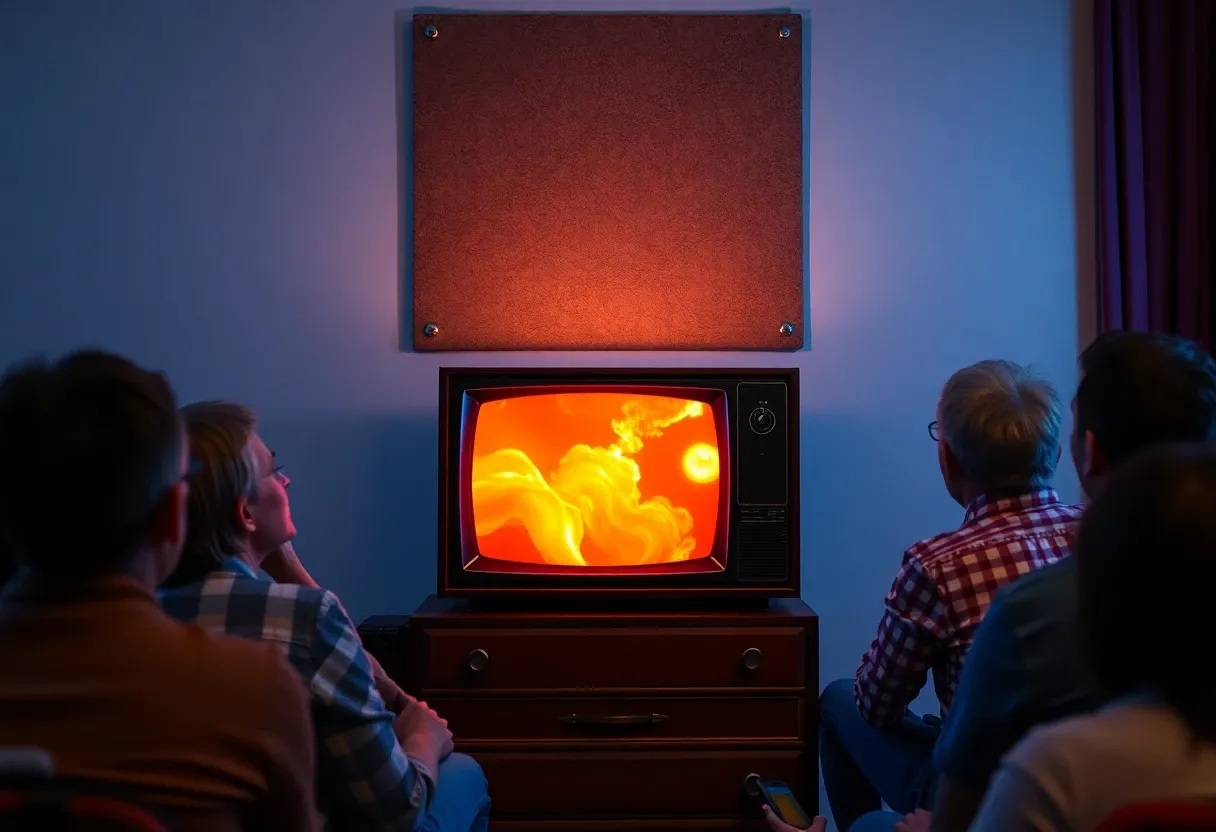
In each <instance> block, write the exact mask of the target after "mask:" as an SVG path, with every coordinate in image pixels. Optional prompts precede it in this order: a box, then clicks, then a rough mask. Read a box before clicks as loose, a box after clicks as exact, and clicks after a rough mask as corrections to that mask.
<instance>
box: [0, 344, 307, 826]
mask: <svg viewBox="0 0 1216 832" xmlns="http://www.w3.org/2000/svg"><path fill="white" fill-rule="evenodd" d="M187 458H188V457H187V443H186V438H185V432H184V430H183V427H182V420H181V418H180V416H179V415H178V412H177V405H176V402H175V401H174V395H173V391H172V389H171V388H170V387H169V384H168V382H166V380H165V379H164V377H163V376H161V375H159V374H156V373H150V372H147V371H145V370H142V369H140V368H139V367H137V366H135V365H134V364H132V363H130V362H129V361H126V360H124V359H122V358H119V357H117V356H113V355H109V354H106V353H102V352H95V351H93V352H79V353H75V354H72V355H69V356H67V357H66V358H64V359H62V360H60V361H58V362H56V363H54V364H49V363H46V362H44V361H34V362H31V363H29V364H26V365H23V366H18V367H16V368H13V369H10V370H9V371H8V372H7V373H5V375H4V376H3V378H0V530H2V536H3V543H2V544H0V547H2V548H4V549H6V550H8V551H11V552H12V554H13V557H14V560H15V562H16V564H17V567H18V572H17V575H16V576H15V577H14V578H13V579H12V580H11V581H10V582H9V584H8V585H7V586H6V587H5V589H4V593H3V596H2V597H0V668H2V670H0V746H7V747H27V748H40V749H43V750H44V751H46V752H47V753H48V754H49V755H50V757H51V760H52V763H53V767H54V771H55V773H56V774H57V775H59V776H63V777H66V778H70V779H81V780H85V781H88V782H91V783H94V784H96V785H97V786H100V787H102V788H105V789H112V790H117V791H118V793H120V794H121V795H123V796H126V797H128V798H129V799H133V800H135V801H137V802H139V803H142V804H144V805H146V806H148V807H149V808H151V809H153V810H154V811H156V812H157V813H158V814H160V815H162V816H163V818H164V820H166V821H167V822H168V823H169V824H170V825H171V827H172V828H174V829H178V830H208V832H226V831H227V830H240V829H249V830H254V829H256V830H263V829H265V830H284V832H288V831H290V832H297V830H309V829H314V828H316V822H317V816H316V811H315V808H314V801H315V797H314V783H315V779H316V767H315V739H314V736H313V732H312V730H311V725H310V724H309V722H308V718H309V707H308V698H307V696H306V694H305V691H304V689H303V687H302V686H301V684H300V682H299V678H298V676H297V675H296V673H295V672H294V670H293V669H292V668H291V666H290V665H289V664H288V663H287V662H286V660H284V658H283V656H282V654H281V653H280V652H279V651H278V650H275V649H274V648H273V647H271V646H270V645H264V644H256V643H252V642H248V641H243V640H239V639H229V638H224V637H220V636H215V635H212V634H210V633H207V632H205V631H204V630H202V629H200V628H198V627H194V626H189V625H185V624H182V623H180V622H177V621H174V620H173V619H171V618H170V617H169V616H167V615H165V614H164V613H163V612H162V611H161V610H160V608H159V607H158V606H157V604H156V599H155V597H154V595H153V592H154V589H155V587H156V585H157V583H158V582H159V581H160V580H161V579H162V578H164V577H165V576H166V575H168V574H169V573H170V572H171V571H172V570H173V569H174V567H175V566H176V565H177V562H178V557H179V555H180V552H181V546H182V541H183V540H184V538H185V536H186V498H187V492H188V490H189V484H188V480H187V470H188V467H187Z"/></svg>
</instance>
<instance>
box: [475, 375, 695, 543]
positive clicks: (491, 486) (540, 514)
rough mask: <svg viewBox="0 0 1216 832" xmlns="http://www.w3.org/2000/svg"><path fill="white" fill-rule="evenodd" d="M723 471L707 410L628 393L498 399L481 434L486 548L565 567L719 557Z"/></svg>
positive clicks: (479, 524)
mask: <svg viewBox="0 0 1216 832" xmlns="http://www.w3.org/2000/svg"><path fill="white" fill-rule="evenodd" d="M718 465H719V462H718V439H717V431H716V428H715V424H714V416H713V412H712V410H711V409H710V408H709V407H708V406H706V405H705V404H704V403H703V402H699V401H693V400H690V399H682V398H675V397H671V396H643V395H632V394H625V393H542V394H537V395H531V396H519V397H515V398H509V399H500V400H498V401H493V402H488V403H486V404H483V405H481V408H480V410H479V411H478V416H477V422H476V428H475V433H474V435H473V477H472V497H473V500H472V502H473V524H474V528H475V532H476V535H477V544H478V548H479V549H480V550H481V553H482V555H484V556H486V557H490V558H497V559H499V560H506V561H514V562H517V563H538V564H551V565H556V566H642V565H647V564H661V563H672V562H676V561H684V560H692V559H695V558H703V557H707V556H708V555H709V554H710V551H711V549H712V547H713V542H714V532H715V530H716V527H717V522H718V488H719V486H718V478H719V470H718Z"/></svg>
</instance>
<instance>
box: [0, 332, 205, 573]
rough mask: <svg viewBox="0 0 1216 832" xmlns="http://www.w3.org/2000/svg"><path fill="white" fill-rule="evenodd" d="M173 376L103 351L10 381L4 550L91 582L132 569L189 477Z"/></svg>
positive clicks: (1, 384)
mask: <svg viewBox="0 0 1216 832" xmlns="http://www.w3.org/2000/svg"><path fill="white" fill-rule="evenodd" d="M182 444H183V436H182V428H181V419H180V417H179V416H178V413H177V403H176V401H175V400H174V395H173V390H172V388H171V387H170V386H169V383H168V381H166V379H165V378H164V376H162V375H160V374H159V373H151V372H148V371H146V370H143V369H140V368H139V367H137V366H136V365H134V364H132V363H131V362H130V361H127V360H126V359H123V358H120V357H118V356H116V355H111V354H108V353H105V352H100V351H82V352H77V353H73V354H72V355H69V356H67V357H65V358H63V359H61V360H60V361H57V362H55V363H53V364H51V363H48V362H46V361H43V360H35V361H31V362H29V363H27V364H24V365H20V366H16V367H14V368H11V369H10V370H9V371H8V372H6V373H5V374H4V376H3V377H2V378H0V538H2V539H0V548H3V549H7V550H8V551H10V552H11V554H12V558H13V560H14V561H15V562H16V563H17V564H18V565H21V566H25V567H27V568H29V569H30V570H31V571H33V572H35V573H42V574H46V575H50V576H53V577H54V578H56V579H57V580H62V581H69V582H70V581H72V580H88V579H89V578H92V577H97V576H100V575H104V574H109V573H113V572H120V571H123V570H125V569H127V568H128V567H129V566H130V565H131V562H132V560H133V558H134V557H135V555H136V554H137V553H138V552H139V550H140V549H141V548H142V547H143V546H144V544H145V543H146V542H147V541H148V538H149V535H150V534H151V532H152V528H153V525H154V523H155V522H156V513H157V509H158V506H159V504H160V502H161V500H162V499H163V498H164V497H165V496H166V494H167V491H168V490H169V489H170V488H172V487H173V486H174V485H175V484H177V483H178V482H180V481H181V479H182V474H183V461H184V460H183V453H182V452H183V448H182Z"/></svg>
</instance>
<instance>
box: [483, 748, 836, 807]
mask: <svg viewBox="0 0 1216 832" xmlns="http://www.w3.org/2000/svg"><path fill="white" fill-rule="evenodd" d="M477 761H478V762H479V763H481V767H482V769H483V770H484V771H485V774H486V779H487V780H488V781H489V783H490V797H491V799H492V800H493V801H494V817H495V818H499V819H506V818H510V817H521V816H522V817H529V816H541V817H555V816H560V817H564V818H579V817H588V816H597V815H598V816H607V817H615V818H621V817H628V816H635V817H639V816H640V817H645V816H647V815H668V816H670V815H678V814H681V813H688V814H693V815H700V816H702V817H713V816H715V815H716V816H722V815H726V816H735V817H740V816H741V817H759V802H758V799H757V798H754V797H749V796H748V795H747V794H745V793H744V791H743V781H744V779H745V778H746V777H747V775H748V774H751V773H756V774H759V775H760V776H762V777H772V778H776V779H778V780H784V781H785V782H787V783H789V784H790V786H791V787H792V788H793V789H794V792H795V794H797V795H798V797H799V800H800V802H802V804H803V806H804V807H806V808H807V811H808V812H809V811H813V807H814V806H815V805H816V804H817V802H818V801H817V800H803V799H802V794H803V789H802V785H803V784H802V779H801V778H802V773H803V769H802V766H801V765H800V764H799V752H797V751H766V752H732V751H722V752H704V751H702V752H679V751H666V752H664V751H652V752H646V753H631V752H617V753H614V752H593V753H587V752H574V753H554V752H535V753H513V754H512V753H494V752H486V753H480V754H478V755H477ZM816 788H818V784H816Z"/></svg>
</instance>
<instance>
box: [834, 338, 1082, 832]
mask: <svg viewBox="0 0 1216 832" xmlns="http://www.w3.org/2000/svg"><path fill="white" fill-rule="evenodd" d="M1062 422H1063V408H1062V406H1061V404H1060V400H1059V397H1058V396H1057V394H1056V391H1055V389H1054V388H1053V387H1052V385H1051V384H1049V383H1048V382H1047V381H1045V380H1043V379H1040V378H1038V377H1036V376H1034V375H1032V374H1031V373H1029V372H1028V371H1026V370H1025V369H1023V368H1022V367H1020V366H1018V365H1017V364H1014V363H1012V362H1008V361H982V362H980V363H978V364H975V365H973V366H971V367H967V368H965V369H962V370H960V371H958V372H957V373H955V374H954V375H953V376H951V378H950V380H949V381H947V382H946V385H945V388H944V389H943V390H942V395H941V399H940V401H939V404H938V409H937V420H936V421H934V422H932V423H930V425H929V434H930V436H931V437H932V438H933V440H934V441H936V442H937V450H938V462H939V467H940V469H941V474H942V479H943V480H944V482H945V485H946V490H947V491H948V492H949V493H950V496H951V497H953V498H954V499H955V500H956V501H957V502H958V503H959V505H961V506H963V507H965V509H966V514H965V516H964V518H963V524H962V526H961V527H960V528H959V529H957V530H955V531H951V532H946V533H944V534H940V535H937V536H936V537H932V538H929V539H928V540H923V541H921V542H919V543H916V544H914V545H913V546H912V547H910V548H909V549H908V550H907V551H906V552H905V553H904V556H903V563H902V565H901V567H900V569H899V572H898V573H897V574H896V576H895V580H894V582H893V583H892V584H891V589H890V591H889V592H888V593H887V597H886V610H885V612H884V614H883V616H882V619H881V621H880V622H879V625H878V634H877V635H876V636H875V638H874V641H873V643H872V644H871V645H870V649H869V650H868V651H867V652H866V654H865V656H864V657H863V658H862V661H861V666H860V667H859V668H858V669H857V674H856V678H855V679H842V680H839V681H836V682H833V683H831V684H830V685H828V686H827V688H826V689H825V690H824V692H823V695H822V698H821V700H820V712H821V722H820V755H821V760H822V763H823V777H824V783H825V785H826V788H827V795H828V802H829V804H830V806H831V810H832V814H833V816H834V817H835V820H836V825H837V828H839V829H841V830H846V829H848V828H849V827H850V826H851V825H852V824H853V822H854V821H855V820H856V819H857V818H859V817H861V816H862V815H863V814H865V813H867V812H870V811H873V810H877V809H879V808H880V806H881V803H880V799H881V800H885V801H886V802H887V804H888V805H890V806H891V807H892V808H894V809H896V810H898V811H900V812H911V811H912V810H914V809H916V808H920V807H927V806H929V805H931V803H930V801H932V799H933V788H934V781H935V776H934V772H933V766H932V760H931V755H932V749H933V744H934V741H935V740H936V738H937V735H938V733H939V730H940V721H939V720H937V719H934V718H926V719H921V718H919V717H916V716H914V715H912V714H911V713H910V712H909V711H908V705H909V704H910V703H911V702H912V701H913V699H915V698H916V696H917V695H918V694H919V693H920V690H921V688H922V687H923V686H924V685H925V682H926V680H927V677H928V673H929V671H930V670H932V671H933V681H934V688H935V691H936V693H937V696H938V699H939V701H940V703H941V713H942V716H943V717H944V716H945V714H946V713H947V711H948V710H949V708H950V703H951V699H952V697H953V695H954V690H955V687H956V685H957V684H958V679H959V674H960V672H961V671H962V667H963V660H964V658H965V657H966V655H967V649H968V647H969V646H970V644H971V640H972V637H973V635H974V633H975V630H976V627H977V626H978V625H979V623H980V620H981V619H982V618H983V617H984V613H985V611H986V610H987V608H988V605H989V603H990V602H991V600H992V596H993V595H994V594H995V593H996V591H997V590H998V589H999V588H1000V587H1002V586H1003V585H1005V584H1007V583H1009V582H1010V581H1012V580H1014V579H1015V578H1017V577H1019V576H1021V575H1024V574H1026V573H1028V572H1030V571H1031V570H1034V569H1038V568H1039V567H1042V566H1046V565H1047V564H1050V563H1053V562H1055V561H1057V560H1059V559H1060V558H1062V557H1064V556H1065V555H1067V554H1068V553H1069V551H1070V549H1071V547H1072V544H1073V539H1074V535H1075V531H1076V526H1077V522H1078V520H1079V518H1080V510H1079V509H1078V508H1076V507H1070V506H1066V505H1063V504H1062V503H1061V502H1060V499H1059V497H1058V496H1057V495H1056V493H1055V491H1054V490H1052V489H1051V487H1050V486H1051V480H1052V476H1053V474H1054V473H1055V468H1056V464H1057V462H1058V461H1059V459H1060V450H1061V446H1060V427H1061V423H1062Z"/></svg>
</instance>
